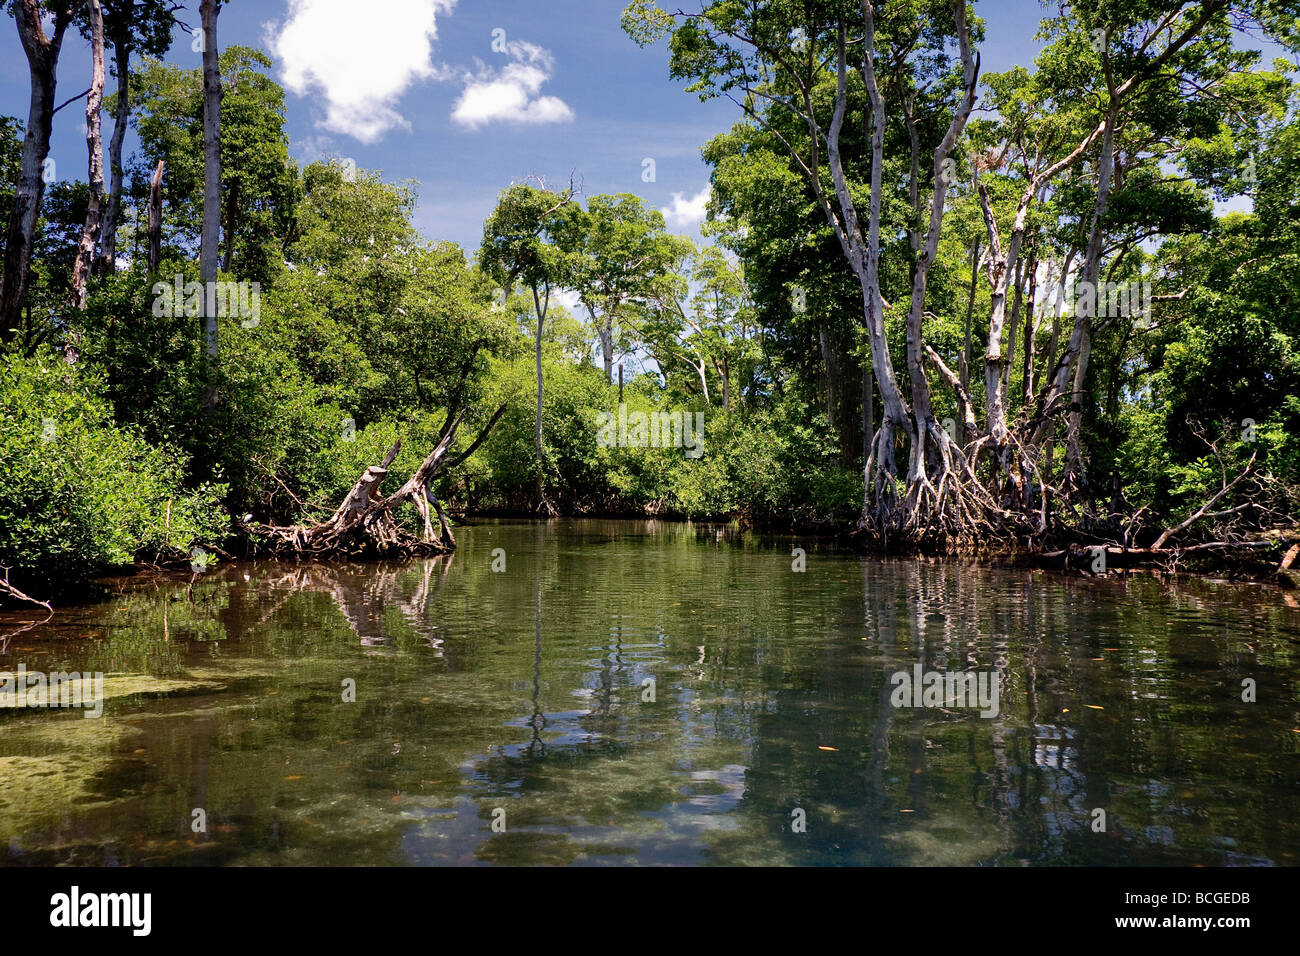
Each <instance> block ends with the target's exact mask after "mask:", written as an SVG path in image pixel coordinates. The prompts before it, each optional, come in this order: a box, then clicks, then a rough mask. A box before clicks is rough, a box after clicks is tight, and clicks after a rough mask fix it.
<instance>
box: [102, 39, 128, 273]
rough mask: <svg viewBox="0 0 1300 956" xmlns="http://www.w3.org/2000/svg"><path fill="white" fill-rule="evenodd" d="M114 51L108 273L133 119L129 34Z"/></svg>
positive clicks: (113, 261) (105, 232)
mask: <svg viewBox="0 0 1300 956" xmlns="http://www.w3.org/2000/svg"><path fill="white" fill-rule="evenodd" d="M113 55H114V59H115V61H116V66H115V69H116V71H117V103H116V108H115V109H114V111H113V135H112V137H110V139H109V141H108V172H109V192H108V208H107V210H106V211H105V213H104V226H103V229H102V230H101V233H100V239H99V250H100V257H99V268H100V271H101V272H106V273H109V274H111V273H113V272H114V271H116V269H117V223H118V219H119V217H120V216H121V215H122V143H123V142H124V141H125V139H126V126H127V123H128V122H130V119H131V104H130V88H131V79H130V78H131V47H130V46H129V45H128V43H127V38H126V36H118V37H116V38H115V39H114V40H113Z"/></svg>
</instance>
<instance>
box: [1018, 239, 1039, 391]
mask: <svg viewBox="0 0 1300 956" xmlns="http://www.w3.org/2000/svg"><path fill="white" fill-rule="evenodd" d="M1028 298H1029V302H1028V305H1027V306H1026V310H1025V331H1024V335H1023V338H1024V340H1025V364H1024V368H1023V370H1022V374H1021V385H1022V391H1021V398H1022V402H1021V406H1020V407H1021V409H1022V410H1023V413H1024V415H1025V416H1028V414H1029V409H1030V408H1031V406H1032V404H1033V401H1034V343H1035V341H1036V340H1037V338H1038V329H1037V328H1036V327H1035V321H1036V319H1037V316H1038V310H1037V308H1036V307H1035V305H1036V303H1035V299H1037V298H1038V259H1037V257H1036V256H1035V257H1034V258H1031V259H1030V264H1029V293H1028Z"/></svg>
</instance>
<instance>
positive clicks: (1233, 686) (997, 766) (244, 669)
mask: <svg viewBox="0 0 1300 956" xmlns="http://www.w3.org/2000/svg"><path fill="white" fill-rule="evenodd" d="M457 537H458V540H459V544H460V547H459V549H458V550H457V552H456V553H455V554H454V555H452V556H449V557H444V558H437V559H432V560H419V561H412V562H408V563H370V564H363V563H355V564H333V565H297V564H291V563H282V562H270V561H257V562H239V563H235V564H228V565H224V566H223V565H221V564H218V565H216V566H214V567H212V568H211V569H210V570H207V571H205V572H204V573H201V574H198V575H195V576H193V578H191V576H190V575H176V576H166V577H158V576H136V577H132V578H121V579H109V580H105V581H104V582H102V584H103V586H104V587H105V588H106V591H105V593H104V597H103V599H102V600H96V601H94V602H89V603H85V604H82V605H78V606H73V607H68V608H66V609H60V610H58V611H56V613H55V615H54V617H53V618H52V619H51V620H50V621H48V622H47V623H45V624H42V625H38V626H34V627H28V626H25V625H24V623H23V622H30V621H32V620H33V618H32V616H31V615H27V614H16V613H11V614H7V615H5V616H4V617H3V618H0V672H15V671H17V669H18V668H19V666H20V665H21V666H22V667H23V668H24V669H25V670H26V671H27V672H29V673H31V672H54V671H77V672H81V673H85V674H92V673H95V672H103V673H104V674H105V675H106V677H105V680H104V684H103V697H102V699H101V701H100V703H101V704H102V716H100V717H98V718H88V717H87V716H86V714H87V713H90V712H91V711H90V710H89V709H88V708H85V707H83V708H80V709H79V708H59V709H56V708H50V707H12V708H6V709H0V864H4V865H8V866H23V865H34V864H56V863H74V864H82V865H103V864H106V865H163V864H166V865H226V864H236V865H280V864H291V865H315V864H322V865H332V864H359V865H371V864H381V865H382V864H398V865H431V864H534V863H549V864H579V865H611V864H614V865H620V864H686V865H692V864H731V865H735V864H762V865H776V864H884V865H1006V866H1017V865H1041V864H1053V865H1104V864H1151V865H1167V864H1168V865H1172V864H1205V865H1260V864H1263V865H1295V864H1296V863H1297V862H1300V859H1298V857H1300V759H1298V754H1300V655H1298V654H1297V651H1300V609H1297V607H1296V602H1295V601H1294V599H1293V600H1291V601H1290V602H1288V601H1287V600H1286V597H1287V596H1286V595H1284V594H1283V593H1282V592H1278V591H1276V590H1274V589H1272V588H1267V587H1259V586H1248V585H1237V584H1228V583H1215V582H1207V581H1195V580H1184V581H1180V582H1178V583H1177V584H1175V585H1167V584H1163V583H1161V582H1160V581H1157V580H1155V579H1153V578H1150V577H1134V578H1129V579H1105V580H1085V579H1081V578H1070V577H1065V576H1061V575H1055V574H1052V573H1050V572H1041V571H1031V570H1009V569H995V568H982V567H976V566H972V565H968V564H962V563H958V562H945V561H932V562H931V561H922V562H917V561H912V560H879V559H871V558H864V557H861V556H859V555H855V554H853V553H851V552H849V551H846V550H843V549H838V548H836V547H835V546H833V545H832V544H831V543H829V542H827V541H823V540H817V539H797V538H791V537H780V536H777V537H773V536H764V535H758V534H754V533H749V534H745V535H738V534H736V533H734V532H732V531H731V530H730V529H727V528H724V527H719V526H712V525H698V524H694V525H693V524H676V523H668V522H656V521H605V520H561V521H552V522H510V521H485V522H477V523H473V524H471V525H469V526H465V527H461V528H458V529H457ZM795 549H799V551H798V552H796V553H793V554H792V552H795ZM918 665H919V667H918ZM958 671H960V672H964V673H970V674H972V675H983V676H984V677H986V678H988V679H989V680H992V679H993V676H994V675H995V676H996V681H997V683H996V687H997V690H998V699H997V703H996V706H995V707H990V706H986V707H984V708H983V709H980V708H978V707H975V706H962V705H961V704H962V701H960V700H956V701H954V700H953V699H944V700H942V701H937V700H935V701H931V703H930V705H925V703H924V701H923V700H922V699H921V696H920V694H917V695H916V697H915V698H913V697H911V696H907V695H902V694H901V693H900V690H899V687H900V685H901V684H902V683H903V681H904V680H905V678H903V677H900V676H899V675H909V676H908V678H906V679H912V676H913V675H922V674H926V673H931V672H938V673H940V674H951V673H954V672H958ZM1243 696H1245V697H1246V698H1251V697H1253V698H1254V699H1253V700H1243ZM38 703H39V701H38ZM915 703H921V704H922V706H912V705H913V704H915ZM984 703H985V704H989V703H990V702H989V701H988V700H985V701H984ZM992 711H996V713H994V712H992Z"/></svg>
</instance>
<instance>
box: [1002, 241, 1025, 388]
mask: <svg viewBox="0 0 1300 956" xmlns="http://www.w3.org/2000/svg"><path fill="white" fill-rule="evenodd" d="M1024 267H1025V260H1024V259H1021V260H1020V261H1019V262H1017V263H1016V278H1015V288H1016V293H1015V297H1014V298H1013V299H1012V303H1011V321H1010V323H1008V325H1007V361H1006V362H1004V363H1003V365H1002V391H1003V393H1004V394H1006V395H1008V396H1009V395H1010V394H1011V392H1010V384H1011V369H1012V367H1013V366H1014V365H1015V364H1016V335H1017V333H1018V332H1019V331H1020V310H1021V307H1022V306H1023V305H1024V297H1025V269H1024ZM1009 402H1010V400H1009V399H1008V403H1009Z"/></svg>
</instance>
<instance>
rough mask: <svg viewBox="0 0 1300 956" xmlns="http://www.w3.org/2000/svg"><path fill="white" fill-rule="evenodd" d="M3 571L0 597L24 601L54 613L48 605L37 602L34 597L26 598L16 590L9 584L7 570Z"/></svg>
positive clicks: (0, 581) (43, 602)
mask: <svg viewBox="0 0 1300 956" xmlns="http://www.w3.org/2000/svg"><path fill="white" fill-rule="evenodd" d="M3 570H4V579H3V580H0V597H7V598H12V599H13V600H15V601H25V602H27V603H28V604H35V605H36V606H37V607H43V608H45V610H47V611H49V612H50V613H51V614H53V613H54V608H52V607H50V605H49V604H48V603H46V602H45V601H38V600H36V598H34V597H28V596H27V595H26V594H24V593H23V592H22V591H20V590H18V589H17V588H16V587H14V586H13V585H12V584H10V583H9V568H4V569H3Z"/></svg>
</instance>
